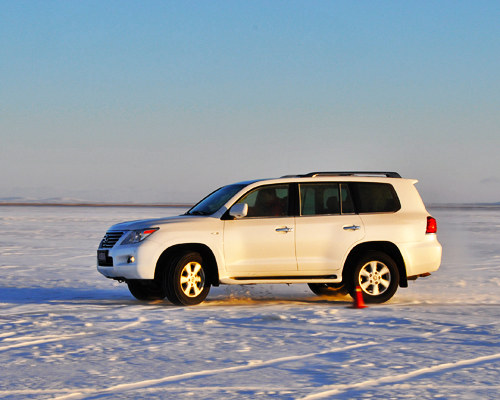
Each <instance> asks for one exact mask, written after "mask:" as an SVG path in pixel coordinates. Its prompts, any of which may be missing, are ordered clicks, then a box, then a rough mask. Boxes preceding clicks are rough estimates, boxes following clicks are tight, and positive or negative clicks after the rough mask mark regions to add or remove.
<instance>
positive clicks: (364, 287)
mask: <svg viewBox="0 0 500 400" xmlns="http://www.w3.org/2000/svg"><path fill="white" fill-rule="evenodd" d="M352 280H353V282H352V285H350V287H349V293H350V295H351V296H352V297H353V298H355V296H356V287H357V286H359V287H360V288H361V292H362V294H363V299H364V301H365V302H367V303H384V302H386V301H387V300H389V299H390V298H391V297H392V296H394V294H395V293H396V290H397V289H398V285H399V270H398V267H397V265H396V263H395V262H394V260H393V259H392V258H391V257H389V256H388V255H387V254H385V253H382V252H378V251H374V252H371V253H368V254H367V255H365V256H363V257H361V258H360V259H359V260H358V262H357V263H356V265H355V267H354V273H353V276H352Z"/></svg>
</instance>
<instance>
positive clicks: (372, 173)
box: [296, 171, 401, 178]
mask: <svg viewBox="0 0 500 400" xmlns="http://www.w3.org/2000/svg"><path fill="white" fill-rule="evenodd" d="M296 176H297V177H300V178H315V177H317V176H385V177H387V178H401V175H399V174H398V173H397V172H386V171H385V172H384V171H337V172H309V173H307V174H304V175H296Z"/></svg>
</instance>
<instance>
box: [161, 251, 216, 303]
mask: <svg viewBox="0 0 500 400" xmlns="http://www.w3.org/2000/svg"><path fill="white" fill-rule="evenodd" d="M165 275H166V282H165V286H166V295H167V298H168V299H169V300H170V302H172V303H173V304H177V305H185V306H192V305H195V304H199V303H201V302H202V301H203V300H205V298H206V297H207V295H208V292H209V291H210V283H209V282H208V280H207V274H206V267H205V264H204V262H203V259H202V257H201V256H200V254H198V253H196V252H188V253H184V254H182V255H180V256H177V257H176V258H174V259H173V260H172V263H171V264H170V268H169V270H168V271H167V273H166V274H165Z"/></svg>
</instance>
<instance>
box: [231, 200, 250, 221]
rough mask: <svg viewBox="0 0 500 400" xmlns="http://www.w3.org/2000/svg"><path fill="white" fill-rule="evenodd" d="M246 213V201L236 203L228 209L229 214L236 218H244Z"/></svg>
mask: <svg viewBox="0 0 500 400" xmlns="http://www.w3.org/2000/svg"><path fill="white" fill-rule="evenodd" d="M247 214H248V204H247V203H238V204H235V205H234V206H232V207H231V208H230V209H229V215H230V216H231V217H234V218H236V219H239V218H244V217H246V216H247Z"/></svg>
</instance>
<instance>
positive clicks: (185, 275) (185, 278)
mask: <svg viewBox="0 0 500 400" xmlns="http://www.w3.org/2000/svg"><path fill="white" fill-rule="evenodd" d="M180 284H181V289H182V292H183V293H184V294H185V295H186V296H187V297H197V296H198V295H199V294H200V293H201V292H202V291H203V288H204V286H205V273H204V272H203V268H202V266H201V264H200V263H198V262H196V261H192V262H189V263H187V264H186V265H185V266H184V268H182V271H181V276H180Z"/></svg>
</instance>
